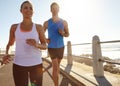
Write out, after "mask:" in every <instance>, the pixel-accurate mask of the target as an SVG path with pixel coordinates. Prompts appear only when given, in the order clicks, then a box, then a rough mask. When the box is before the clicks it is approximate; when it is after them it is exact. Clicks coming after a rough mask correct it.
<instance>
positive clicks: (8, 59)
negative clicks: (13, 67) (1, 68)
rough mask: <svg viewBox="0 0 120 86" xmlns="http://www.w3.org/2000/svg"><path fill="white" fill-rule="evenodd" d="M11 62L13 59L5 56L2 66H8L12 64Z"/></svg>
mask: <svg viewBox="0 0 120 86" xmlns="http://www.w3.org/2000/svg"><path fill="white" fill-rule="evenodd" d="M10 61H12V58H11V57H10V55H5V56H4V57H3V58H2V64H8V63H10Z"/></svg>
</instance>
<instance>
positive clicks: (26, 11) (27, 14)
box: [20, 1, 33, 18]
mask: <svg viewBox="0 0 120 86" xmlns="http://www.w3.org/2000/svg"><path fill="white" fill-rule="evenodd" d="M20 11H21V13H22V15H23V17H24V18H31V17H32V15H33V6H32V4H31V3H30V2H29V1H26V2H23V4H22V5H21V9H20Z"/></svg>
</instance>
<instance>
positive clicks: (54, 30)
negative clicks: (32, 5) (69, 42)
mask: <svg viewBox="0 0 120 86" xmlns="http://www.w3.org/2000/svg"><path fill="white" fill-rule="evenodd" d="M59 29H62V30H64V25H63V20H62V19H60V20H59V21H57V22H53V21H52V19H49V20H48V38H49V39H50V43H49V44H48V48H61V47H63V46H64V41H63V36H61V35H60V34H59V32H58V30H59Z"/></svg>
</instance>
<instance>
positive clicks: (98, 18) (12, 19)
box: [0, 0, 120, 48]
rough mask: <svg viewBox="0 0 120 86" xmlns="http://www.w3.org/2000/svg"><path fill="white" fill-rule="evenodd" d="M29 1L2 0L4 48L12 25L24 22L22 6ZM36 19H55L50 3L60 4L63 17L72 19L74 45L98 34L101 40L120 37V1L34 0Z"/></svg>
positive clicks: (0, 36) (0, 32)
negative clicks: (21, 11) (52, 17)
mask: <svg viewBox="0 0 120 86" xmlns="http://www.w3.org/2000/svg"><path fill="white" fill-rule="evenodd" d="M23 1H25V0H0V48H5V47H6V45H7V43H8V39H9V30H10V27H11V25H12V24H15V23H19V22H21V21H22V15H21V13H20V5H21V3H22V2H23ZM31 2H32V4H33V7H34V15H33V18H32V19H33V22H35V23H38V24H41V25H43V23H44V22H45V21H46V20H48V19H49V18H51V12H50V5H51V3H52V2H57V3H58V4H59V5H60V12H59V17H60V18H62V19H64V20H66V21H67V22H68V28H69V32H70V36H69V37H68V38H65V39H64V40H65V44H66V43H67V41H71V43H72V44H81V43H91V42H92V38H93V36H95V35H98V36H99V38H100V41H111V40H119V39H120V24H119V23H120V0H31Z"/></svg>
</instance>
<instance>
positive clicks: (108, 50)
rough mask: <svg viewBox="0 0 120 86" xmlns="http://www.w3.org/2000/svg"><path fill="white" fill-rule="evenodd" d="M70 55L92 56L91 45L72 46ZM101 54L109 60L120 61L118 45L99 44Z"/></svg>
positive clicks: (119, 45) (119, 44)
mask: <svg viewBox="0 0 120 86" xmlns="http://www.w3.org/2000/svg"><path fill="white" fill-rule="evenodd" d="M71 48H72V55H77V56H80V55H86V54H87V55H88V54H90V55H92V44H86V45H81V44H77V45H73V46H72V47H71ZM101 53H102V56H105V57H108V58H110V59H113V60H114V59H119V60H120V43H105V44H101ZM65 54H66V55H67V46H66V47H65Z"/></svg>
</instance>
